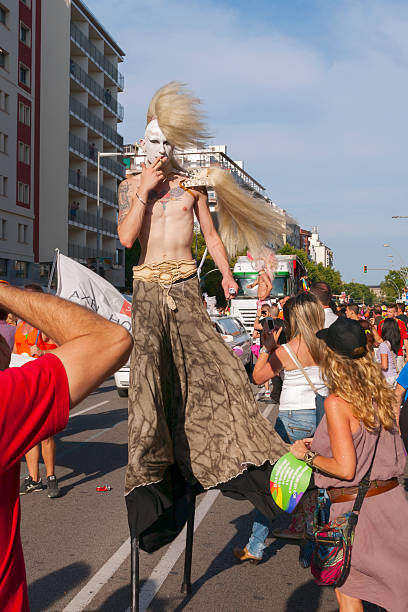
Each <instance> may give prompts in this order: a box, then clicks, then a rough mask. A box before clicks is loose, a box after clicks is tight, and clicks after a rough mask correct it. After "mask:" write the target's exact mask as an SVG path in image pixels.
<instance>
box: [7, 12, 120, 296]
mask: <svg viewBox="0 0 408 612" xmlns="http://www.w3.org/2000/svg"><path fill="white" fill-rule="evenodd" d="M2 7H3V8H2ZM3 12H4V13H5V15H4V14H3ZM0 33H1V36H0V40H1V45H2V47H4V49H3V48H2V49H1V50H0V57H1V55H3V60H1V59H0V278H5V279H7V280H10V281H11V282H13V283H17V284H25V283H26V282H29V281H37V282H41V284H46V283H47V280H48V274H49V270H50V267H51V262H52V260H53V256H54V252H55V249H56V248H58V249H60V250H61V252H62V253H65V254H67V255H69V256H71V257H73V258H75V259H77V260H78V261H80V262H81V263H83V264H85V265H88V266H91V267H96V263H97V262H96V254H97V249H96V246H97V226H98V215H97V212H98V211H97V208H98V207H97V158H98V155H97V153H98V151H100V152H102V151H103V152H116V151H118V152H121V151H122V147H123V139H122V137H121V136H120V135H119V134H118V132H117V126H118V123H120V122H121V121H122V119H123V108H122V107H121V105H120V104H119V102H118V94H119V93H120V92H121V91H123V87H124V80H123V76H122V75H121V74H120V72H119V71H118V64H119V63H120V62H121V61H123V57H124V53H123V51H122V50H121V49H120V47H119V46H118V45H117V43H116V42H115V41H114V40H113V39H112V37H111V36H110V34H109V33H108V32H107V31H106V30H105V29H104V27H103V26H102V25H101V24H100V23H99V22H98V21H97V19H96V18H95V17H94V16H93V15H92V13H91V12H90V11H89V10H88V9H87V7H86V5H85V4H84V3H83V2H82V0H72V1H70V0H53V1H52V2H49V1H47V2H45V1H44V0H42V1H41V0H0ZM3 41H4V42H3ZM3 134H4V136H3ZM4 138H5V140H4ZM4 141H5V143H6V144H5V145H4V148H5V151H6V152H3V153H2V152H1V151H2V143H3V142H4ZM100 170H101V171H100V201H99V203H100V206H99V212H100V216H99V235H100V241H99V245H100V249H99V251H100V253H99V254H100V262H99V264H100V267H101V268H103V269H104V275H105V276H106V278H107V279H108V280H110V281H111V282H113V283H114V284H116V285H117V286H124V249H123V247H122V246H121V245H120V243H119V241H118V239H117V234H116V219H117V185H118V182H119V181H120V180H122V178H123V176H124V168H123V165H122V164H121V163H120V162H119V159H118V160H117V159H116V158H115V157H104V158H101V167H100ZM3 221H4V223H3ZM2 230H4V238H3V237H2V234H1V231H2Z"/></svg>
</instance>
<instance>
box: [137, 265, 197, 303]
mask: <svg viewBox="0 0 408 612" xmlns="http://www.w3.org/2000/svg"><path fill="white" fill-rule="evenodd" d="M196 272H197V267H196V262H195V261H194V260H191V259H180V260H178V261H177V260H173V259H169V260H167V261H160V262H158V263H150V264H142V265H140V266H134V267H133V280H141V281H144V282H145V283H157V284H158V285H160V286H161V287H163V289H165V290H166V302H167V306H168V307H169V308H170V310H175V309H176V303H175V301H174V299H173V298H172V297H171V295H170V290H171V287H172V285H173V284H174V283H177V282H178V281H181V280H183V279H186V278H189V277H190V276H193V275H194V274H196Z"/></svg>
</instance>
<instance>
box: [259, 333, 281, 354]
mask: <svg viewBox="0 0 408 612" xmlns="http://www.w3.org/2000/svg"><path fill="white" fill-rule="evenodd" d="M282 329H283V327H280V328H279V329H277V330H273V331H263V332H261V338H262V344H263V345H264V347H265V348H266V350H267V351H268V353H271V352H272V351H274V350H276V349H277V348H278V340H279V336H280V335H281V333H282Z"/></svg>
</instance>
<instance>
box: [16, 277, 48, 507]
mask: <svg viewBox="0 0 408 612" xmlns="http://www.w3.org/2000/svg"><path fill="white" fill-rule="evenodd" d="M24 289H25V290H26V291H35V292H39V293H42V291H43V289H42V287H41V285H37V284H36V283H31V284H28V285H26V286H25V287H24ZM56 348H57V345H56V344H55V343H54V342H53V341H52V340H51V338H48V337H47V336H46V335H45V334H43V333H42V332H41V331H40V330H39V329H36V328H35V327H32V326H31V325H30V324H29V323H26V322H25V321H20V322H19V323H18V325H17V329H16V334H15V336H14V348H13V353H17V354H18V355H29V356H30V357H34V358H36V359H37V358H38V357H42V356H43V355H45V354H46V353H47V352H48V351H52V350H53V349H56ZM40 450H41V454H42V457H43V459H44V463H45V469H46V476H47V490H48V497H50V498H55V497H59V496H60V489H59V486H58V480H57V478H56V476H55V455H56V446H55V440H54V438H52V437H51V438H47V439H46V440H43V441H42V442H41V449H40V445H39V444H37V445H36V446H34V447H33V448H32V449H31V450H30V451H28V453H27V454H26V456H25V459H26V462H27V468H28V475H27V476H26V477H25V478H24V480H23V482H22V483H21V487H20V495H25V494H26V493H32V492H34V491H42V490H43V489H44V487H43V484H42V480H41V478H40Z"/></svg>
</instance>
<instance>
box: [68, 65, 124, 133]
mask: <svg viewBox="0 0 408 612" xmlns="http://www.w3.org/2000/svg"><path fill="white" fill-rule="evenodd" d="M70 73H71V77H72V78H73V79H74V81H76V82H77V83H79V84H80V85H82V87H84V88H85V89H86V90H87V91H88V92H89V93H90V94H91V95H92V96H94V98H96V99H97V100H98V101H99V102H101V104H103V105H104V106H105V107H106V108H109V109H110V110H111V112H112V113H113V114H114V115H116V117H117V118H118V119H119V121H123V115H124V113H123V106H122V105H121V104H119V102H118V101H117V99H116V98H115V96H113V95H112V94H111V92H110V91H109V90H108V89H104V88H103V87H101V86H100V85H99V83H97V82H96V81H95V79H93V78H92V77H90V76H89V74H88V73H87V72H85V70H82V68H81V66H78V64H77V63H76V62H74V60H70Z"/></svg>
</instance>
